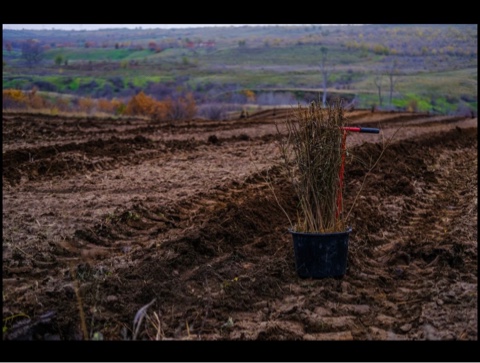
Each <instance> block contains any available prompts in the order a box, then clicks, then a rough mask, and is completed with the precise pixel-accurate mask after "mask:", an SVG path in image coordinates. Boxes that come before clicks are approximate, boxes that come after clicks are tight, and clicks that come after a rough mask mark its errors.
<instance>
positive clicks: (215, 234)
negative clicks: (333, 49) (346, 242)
mask: <svg viewBox="0 0 480 363" xmlns="http://www.w3.org/2000/svg"><path fill="white" fill-rule="evenodd" d="M385 126H386V125H385ZM209 134H211V130H209V131H207V132H206V133H204V134H203V135H202V138H203V139H204V140H202V141H201V142H199V143H198V146H195V147H194V148H192V149H190V148H189V147H187V146H185V145H186V144H185V143H186V142H187V141H185V143H184V141H179V140H173V141H171V142H172V150H171V153H170V154H169V155H170V156H173V154H174V153H175V151H177V152H178V157H177V159H175V160H177V161H180V160H186V161H188V160H190V159H189V158H193V159H192V162H195V163H196V162H205V161H208V160H209V159H207V158H205V157H203V156H201V155H203V154H202V153H205V155H206V154H213V155H215V156H213V160H212V161H214V160H215V158H217V157H218V155H219V154H221V153H225V152H226V151H228V150H227V148H230V147H233V146H235V147H236V148H237V149H238V150H237V151H231V150H230V152H238V153H239V156H238V157H245V156H246V155H247V154H248V153H247V152H246V149H248V148H250V147H251V146H252V145H254V146H260V145H262V144H268V143H272V142H273V141H274V140H275V138H274V137H273V136H272V134H268V133H267V134H266V135H264V136H259V137H257V138H255V137H254V138H249V139H240V140H239V139H236V138H235V137H236V136H231V137H230V138H228V137H218V138H217V141H215V142H213V140H214V139H213V138H212V140H211V141H210V142H209V141H208V140H207V136H208V135H209ZM215 134H218V135H220V133H219V132H215ZM146 136H148V137H150V136H149V135H146ZM238 137H239V136H238ZM352 139H353V138H352ZM130 140H132V139H130ZM149 140H150V139H149ZM126 142H127V141H126ZM176 143H177V144H176ZM222 144H223V145H224V146H225V148H222V147H221V145H222ZM352 144H355V143H352ZM141 145H143V146H145V145H144V144H142V143H141ZM179 145H180V147H179V149H176V146H179ZM195 145H197V144H195ZM476 145H477V143H476V128H475V129H474V130H469V129H462V130H460V131H458V130H455V129H454V130H453V131H452V132H450V133H445V132H443V133H440V134H438V136H437V137H435V135H434V134H428V135H427V136H426V137H425V136H424V137H422V138H418V139H411V138H408V139H407V140H402V141H400V140H399V141H398V142H396V143H394V144H392V145H391V147H389V148H388V149H387V150H386V152H385V155H384V159H383V162H380V163H379V164H378V166H377V168H376V169H374V171H373V172H372V174H371V175H369V176H368V178H367V181H366V184H365V186H364V189H363V192H362V193H361V198H360V199H359V200H360V202H359V204H358V205H357V206H356V208H355V209H354V212H353V214H352V217H351V220H352V221H354V225H353V229H354V233H353V234H352V236H351V242H350V251H351V252H350V255H349V266H348V270H347V275H346V276H345V277H344V278H343V279H326V280H301V279H299V278H298V277H297V276H296V274H295V270H294V263H293V261H294V258H293V250H292V248H291V247H292V246H291V243H292V242H291V237H290V235H288V233H286V230H285V229H286V228H287V226H288V220H287V218H286V216H285V215H284V214H283V212H282V211H281V210H280V209H279V208H278V205H277V201H275V198H274V197H273V195H272V191H271V189H270V186H271V185H269V184H268V183H267V181H266V179H265V178H266V177H267V175H268V176H271V177H272V179H271V180H272V181H273V183H274V185H273V188H274V190H275V193H276V196H277V198H278V199H279V202H280V203H281V205H283V206H284V207H285V208H286V210H287V212H288V213H290V215H292V214H293V213H294V207H295V200H294V199H293V198H292V195H293V193H292V191H291V190H290V188H289V187H288V183H287V181H286V180H285V179H284V177H282V175H281V174H280V173H279V171H278V169H276V168H275V167H272V160H270V159H269V161H268V163H266V165H262V166H261V167H260V168H259V170H257V171H256V172H250V174H248V175H246V176H245V178H234V179H233V180H232V179H229V178H226V179H219V178H218V177H217V178H215V179H212V182H210V185H208V188H205V189H203V190H202V189H198V190H197V189H196V190H193V191H192V193H190V194H189V193H186V194H185V195H184V197H181V198H178V197H175V198H172V199H168V198H165V199H164V200H162V199H156V200H152V199H148V198H147V199H146V200H143V201H139V202H135V203H133V204H132V200H131V201H129V202H128V203H124V204H120V206H119V207H118V208H117V209H116V210H115V211H114V212H113V213H109V214H106V215H103V216H101V218H97V219H95V222H94V223H92V224H84V225H83V226H80V227H79V228H76V229H75V232H74V233H73V234H72V235H69V236H67V237H66V238H63V239H56V240H49V239H48V238H47V237H45V238H43V239H40V240H41V241H42V243H43V244H42V246H38V243H37V244H36V245H37V246H38V247H36V248H37V249H38V250H37V251H36V252H32V250H31V249H27V248H24V247H23V245H19V247H20V248H22V249H23V251H24V252H25V253H24V252H22V251H20V250H18V251H17V249H15V246H14V243H13V242H12V243H10V242H9V243H8V246H7V245H6V244H5V243H4V251H8V253H9V254H10V255H11V251H10V249H13V251H14V253H13V255H14V258H13V259H11V260H8V261H6V260H4V281H5V282H6V285H8V286H16V285H18V284H20V285H21V287H22V288H23V289H24V290H23V294H22V293H21V291H20V290H19V291H18V293H19V295H18V296H19V299H18V300H16V302H15V303H13V304H12V303H11V302H10V299H11V296H12V295H11V290H8V292H9V294H8V301H9V307H8V309H10V310H8V311H12V312H15V310H14V307H15V306H17V305H18V308H19V309H22V310H23V309H26V308H25V306H31V308H32V309H33V310H35V309H39V307H38V306H36V305H35V304H34V303H31V302H30V304H31V305H28V304H29V303H27V304H25V305H23V306H22V305H21V304H22V302H25V301H30V300H28V299H31V301H35V300H34V299H35V298H36V299H40V301H42V304H43V305H45V306H54V307H55V308H56V309H57V310H58V311H57V315H58V316H59V317H60V316H61V317H62V318H61V320H60V318H59V320H58V321H56V322H55V324H53V323H52V327H53V326H54V325H55V326H61V329H62V332H63V333H64V334H65V335H66V336H69V337H73V336H75V334H78V328H76V327H78V313H77V306H76V304H75V297H74V296H75V295H74V290H73V288H72V286H71V281H72V280H71V277H70V273H69V272H68V266H69V264H70V263H73V264H74V266H75V272H76V274H77V276H78V279H79V281H80V292H81V296H82V301H83V303H84V305H85V307H88V308H89V309H87V311H88V313H87V318H88V321H92V322H93V321H95V327H92V329H101V331H102V332H103V334H104V335H105V337H106V338H109V339H125V338H124V335H122V333H121V331H120V326H123V327H125V326H129V325H131V320H132V318H133V316H135V314H136V312H137V311H138V310H139V309H140V308H141V307H142V306H144V305H145V304H146V303H148V302H149V301H151V300H152V299H153V298H157V302H156V303H155V304H154V305H153V306H152V309H154V310H155V311H156V313H158V314H159V317H160V319H161V322H162V334H163V336H162V337H163V338H164V339H180V340H181V339H204V340H216V339H235V340H243V339H248V340H250V339H258V340H270V339H274V340H285V339H288V340H352V339H353V340H370V339H373V340H390V339H391V340H394V339H406V340H425V339H451V338H452V337H453V339H476V335H477V330H476V326H475V325H473V323H472V322H473V321H474V320H475V319H473V318H472V315H471V314H472V313H474V312H475V311H476V302H475V299H476V292H474V291H473V290H472V289H473V287H476V277H475V276H472V274H471V273H470V274H469V273H468V270H469V269H472V268H473V267H476V266H472V263H473V262H472V258H474V259H476V255H477V249H476V244H475V243H474V241H476V236H472V235H471V233H470V232H468V231H469V229H468V228H469V226H471V223H472V221H471V219H472V218H474V215H475V214H476V211H477V209H476V191H474V190H473V189H474V188H469V187H468V186H467V187H466V185H467V184H475V185H476V168H477V165H476V163H475V162H474V161H475V160H474V158H475V155H476V151H477V149H476ZM219 146H220V148H218V147H219ZM182 147H183V149H182ZM254 150H257V152H268V151H269V150H270V149H268V148H260V147H258V148H254ZM150 151H151V150H149V149H148V148H146V147H145V148H141V149H139V150H135V151H134V152H133V154H134V155H136V154H137V153H138V158H139V159H138V160H139V163H144V164H146V166H147V164H148V163H149V160H153V159H155V158H158V163H162V162H164V161H165V159H164V158H163V154H162V155H159V154H152V155H150V154H148V153H149V152H150ZM270 151H271V150H270ZM419 151H420V152H419ZM155 152H156V151H155ZM380 152H381V145H380V144H375V143H368V144H362V145H358V146H356V147H352V148H351V153H352V155H354V156H355V157H354V158H353V159H352V161H351V163H350V164H349V165H347V168H346V178H345V180H346V181H347V183H348V184H347V191H346V200H345V203H346V204H347V207H348V204H349V203H352V202H353V197H354V195H355V193H356V191H358V189H359V187H360V185H361V183H362V180H363V177H364V176H365V173H366V170H368V168H366V165H368V163H367V164H365V161H369V160H374V157H375V155H378V154H379V153H380ZM140 154H142V156H140ZM143 154H147V155H146V157H145V158H144V159H142V157H143ZM232 155H233V154H232ZM131 156H132V154H129V155H128V157H126V158H125V159H122V160H116V161H114V163H113V164H111V165H106V167H105V166H102V165H101V164H99V165H98V168H99V169H98V170H99V171H100V172H101V171H105V170H110V169H109V168H113V167H115V168H117V167H119V165H125V166H126V167H128V166H129V165H133V164H131V159H130V157H131ZM259 157H260V156H259ZM268 157H270V158H271V155H268ZM132 159H133V158H132ZM197 159H198V160H197ZM107 161H108V159H107V160H106V161H105V159H103V160H101V162H105V163H106V162H107ZM459 161H463V162H462V163H461V165H462V168H463V167H464V169H462V168H457V169H458V171H457V172H452V171H451V169H450V166H453V165H456V163H457V162H459ZM174 164H175V163H172V165H174ZM267 164H268V165H267ZM153 165H154V164H152V166H153ZM175 165H176V164H175ZM179 165H180V166H181V167H182V168H187V169H189V168H192V164H190V163H188V162H186V163H183V164H179ZM172 167H173V166H172ZM138 170H139V171H140V170H143V169H138ZM448 170H450V173H449V174H448V173H447V171H448ZM474 171H475V175H474V173H473V172H474ZM179 173H181V171H179ZM267 173H268V174H267ZM100 174H101V173H100ZM77 175H78V174H77ZM204 178H205V176H204ZM152 180H153V179H152ZM35 181H41V179H35V180H33V181H32V186H34V185H37V184H36V183H35ZM165 182H166V181H165ZM183 182H185V183H186V182H187V181H181V180H177V181H175V180H173V185H174V186H175V185H176V184H178V185H179V187H183V185H182V183H183ZM201 185H203V184H201ZM462 185H463V186H462ZM37 187H38V186H37ZM455 187H457V188H459V189H460V190H461V191H465V190H467V192H466V193H464V194H459V193H457V194H458V195H457V194H455V193H452V192H451V191H452V190H453V191H454V190H455ZM90 188H93V189H94V188H95V187H94V186H91V187H90ZM145 190H146V192H147V190H148V189H145ZM166 190H167V191H168V193H169V194H170V193H173V191H174V190H175V187H172V188H171V189H166ZM9 192H11V190H10V191H9ZM115 192H118V193H121V194H126V193H128V190H123V189H121V188H120V187H119V188H118V190H116V191H115ZM452 196H453V197H452ZM92 205H93V206H94V207H95V206H97V207H98V205H99V204H98V203H97V204H95V203H94V202H93V201H92ZM450 206H453V207H454V208H453V209H450V208H449V207H450ZM455 208H457V209H455ZM437 211H438V212H439V216H440V218H437V217H436V212H437ZM461 211H469V212H468V213H466V214H462V212H461ZM428 213H430V214H428ZM266 216H267V217H266ZM418 217H420V218H418ZM28 218H33V224H35V219H34V218H35V215H33V216H31V217H28ZM352 223H353V222H352ZM426 223H428V224H427V225H426ZM430 224H432V225H433V228H431V227H432V226H431V225H430ZM32 231H35V229H33V228H32ZM473 237H475V239H473ZM32 238H34V237H33V236H32ZM4 242H5V241H4ZM42 264H43V265H42ZM32 266H33V271H34V273H33V276H32ZM52 276H58V277H59V279H57V280H55V278H53V277H52ZM455 276H456V277H455ZM459 276H460V277H461V278H459ZM28 281H30V282H31V283H29V282H28ZM35 281H37V285H35ZM452 283H453V284H454V289H453V290H452V289H449V286H451V285H452ZM35 286H37V287H36V288H35ZM39 286H40V287H39ZM452 291H453V292H454V294H457V295H458V296H461V297H462V299H463V300H461V301H459V300H458V299H457V298H456V296H454V295H452ZM32 294H33V295H34V296H32ZM60 299H61V300H62V301H63V300H65V301H70V302H71V304H70V305H68V304H67V305H65V304H60V303H59V300H60ZM15 304H17V305H15ZM32 304H33V305H32ZM93 308H95V309H94V310H92V309H93ZM455 309H459V311H462V314H463V315H462V318H461V319H458V318H455V321H453V320H452V319H453V317H455V316H456V314H454V313H455ZM92 311H96V313H95V312H93V313H92ZM444 315H446V316H444ZM112 317H115V319H114V320H115V322H117V323H116V324H113V326H112ZM230 318H231V319H232V321H233V326H230V325H228V324H226V323H227V322H229V321H230V320H229V319H230ZM469 319H470V320H471V321H472V322H470V321H469ZM92 324H93V323H92ZM106 326H110V328H106ZM187 326H188V328H187ZM187 329H188V330H187ZM155 334H156V331H155V329H154V327H153V325H145V331H144V332H142V337H143V338H148V337H149V336H150V337H152V336H155ZM127 336H128V333H127Z"/></svg>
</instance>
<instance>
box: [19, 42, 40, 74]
mask: <svg viewBox="0 0 480 363" xmlns="http://www.w3.org/2000/svg"><path fill="white" fill-rule="evenodd" d="M43 52H44V50H43V47H42V45H41V44H40V42H39V41H38V40H35V39H29V40H27V41H26V42H24V43H23V44H22V57H23V58H24V59H25V61H26V62H27V64H28V66H29V67H32V66H33V65H34V64H37V63H40V61H41V60H42V59H43Z"/></svg>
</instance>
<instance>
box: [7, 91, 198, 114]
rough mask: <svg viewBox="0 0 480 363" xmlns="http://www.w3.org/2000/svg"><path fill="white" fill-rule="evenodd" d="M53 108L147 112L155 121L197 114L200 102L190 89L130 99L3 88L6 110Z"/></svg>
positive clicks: (54, 110)
mask: <svg viewBox="0 0 480 363" xmlns="http://www.w3.org/2000/svg"><path fill="white" fill-rule="evenodd" d="M28 109H33V110H46V109H47V110H50V112H53V113H56V112H59V111H61V112H85V113H88V114H94V113H104V114H105V113H106V114H111V115H126V116H145V117H149V118H151V119H152V120H154V121H175V120H181V119H190V118H193V117H194V116H195V115H196V113H197V106H196V103H195V100H194V98H193V95H192V94H191V93H187V94H186V95H185V96H182V97H178V98H176V99H173V98H170V97H168V98H166V99H165V100H160V101H159V100H155V99H154V98H152V97H150V96H148V95H146V94H145V93H144V92H143V91H141V92H139V93H138V94H137V95H135V96H133V97H132V98H131V99H130V100H129V101H128V102H124V101H121V100H118V99H111V100H109V99H104V98H101V99H93V98H91V97H78V98H65V97H64V98H55V99H49V98H48V97H47V96H43V95H40V94H39V93H38V92H37V89H35V88H34V89H33V90H31V91H28V92H24V91H21V90H15V89H5V90H3V110H28Z"/></svg>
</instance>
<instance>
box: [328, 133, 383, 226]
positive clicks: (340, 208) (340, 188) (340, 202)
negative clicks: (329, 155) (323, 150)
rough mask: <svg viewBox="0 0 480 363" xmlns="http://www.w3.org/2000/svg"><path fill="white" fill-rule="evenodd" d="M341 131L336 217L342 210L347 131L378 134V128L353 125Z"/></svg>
mask: <svg viewBox="0 0 480 363" xmlns="http://www.w3.org/2000/svg"><path fill="white" fill-rule="evenodd" d="M341 129H342V131H343V135H342V164H341V165H340V185H339V190H338V194H337V213H336V217H337V218H338V217H339V216H340V213H341V212H342V189H343V173H344V169H345V151H346V150H345V148H346V145H345V144H346V141H347V131H350V132H365V133H370V134H378V133H380V129H375V128H371V127H353V126H345V127H342V128H341Z"/></svg>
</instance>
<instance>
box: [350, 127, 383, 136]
mask: <svg viewBox="0 0 480 363" xmlns="http://www.w3.org/2000/svg"><path fill="white" fill-rule="evenodd" d="M342 130H344V131H351V132H366V133H369V134H378V133H379V132H380V129H375V128H372V127H350V126H346V127H342Z"/></svg>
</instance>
